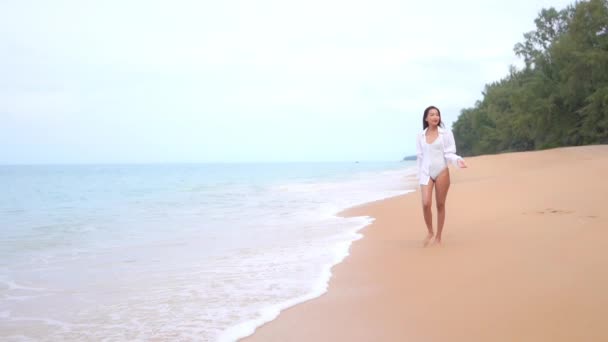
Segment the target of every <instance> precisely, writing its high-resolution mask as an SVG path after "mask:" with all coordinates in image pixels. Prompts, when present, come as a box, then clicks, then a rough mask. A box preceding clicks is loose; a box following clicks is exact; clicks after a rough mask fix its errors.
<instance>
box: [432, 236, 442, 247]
mask: <svg viewBox="0 0 608 342" xmlns="http://www.w3.org/2000/svg"><path fill="white" fill-rule="evenodd" d="M433 245H434V246H441V235H437V236H435V240H434V241H433Z"/></svg>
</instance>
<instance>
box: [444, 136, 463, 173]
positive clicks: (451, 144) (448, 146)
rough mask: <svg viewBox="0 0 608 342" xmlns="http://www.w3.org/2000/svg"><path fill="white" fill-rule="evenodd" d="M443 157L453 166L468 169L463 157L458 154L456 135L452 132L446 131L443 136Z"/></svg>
mask: <svg viewBox="0 0 608 342" xmlns="http://www.w3.org/2000/svg"><path fill="white" fill-rule="evenodd" d="M443 139H444V141H443V144H444V145H443V155H444V156H445V159H446V160H448V161H449V162H450V163H452V164H453V165H456V166H458V167H467V165H466V164H465V162H464V159H462V157H461V156H459V155H457V154H456V141H454V134H452V131H449V130H448V131H446V133H445V134H444V135H443Z"/></svg>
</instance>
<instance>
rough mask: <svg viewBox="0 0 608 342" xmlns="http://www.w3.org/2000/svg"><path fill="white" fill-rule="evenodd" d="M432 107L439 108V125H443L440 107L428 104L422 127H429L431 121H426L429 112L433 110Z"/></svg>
mask: <svg viewBox="0 0 608 342" xmlns="http://www.w3.org/2000/svg"><path fill="white" fill-rule="evenodd" d="M431 109H435V110H437V113H438V114H439V126H440V127H443V122H441V111H440V110H439V108H437V107H435V106H428V107H426V109H425V110H424V115H423V116H422V129H426V128H427V127H429V123H428V122H426V117H427V116H428V115H429V112H430V111H431Z"/></svg>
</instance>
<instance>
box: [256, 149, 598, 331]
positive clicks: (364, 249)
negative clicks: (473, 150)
mask: <svg viewBox="0 0 608 342" xmlns="http://www.w3.org/2000/svg"><path fill="white" fill-rule="evenodd" d="M467 163H468V165H469V168H468V169H455V168H451V170H450V173H451V180H452V185H451V188H450V191H449V195H448V198H447V203H446V208H447V209H446V210H447V214H446V225H445V228H444V233H443V244H442V246H433V247H429V248H423V247H422V241H423V239H424V237H425V235H426V228H425V226H424V221H423V217H422V212H421V208H420V193H419V192H416V193H411V194H406V195H402V196H397V197H393V198H389V199H386V200H381V201H377V202H372V203H368V204H365V205H361V206H358V207H355V208H351V209H348V210H346V211H344V212H342V213H340V214H339V215H341V216H347V217H352V216H371V217H373V218H374V219H375V221H374V222H373V223H372V224H371V225H369V226H366V227H365V228H363V229H362V230H360V233H362V234H363V236H364V237H363V238H362V239H359V240H357V241H354V242H353V243H352V245H351V247H350V255H349V256H348V257H346V258H345V259H344V261H343V262H341V263H340V264H338V265H336V266H334V267H333V269H332V278H331V280H330V282H329V287H328V291H327V292H326V293H325V294H323V295H322V296H320V297H318V298H315V299H313V300H310V301H307V302H304V303H301V304H298V305H296V306H293V307H291V308H289V309H286V310H284V311H282V312H281V313H280V315H279V316H278V317H277V318H276V319H275V320H273V321H271V322H269V323H267V324H265V325H263V326H261V327H260V328H258V329H257V330H256V332H255V333H254V334H253V335H252V336H250V337H248V338H246V339H244V341H607V340H608V329H606V327H605V324H604V322H603V321H604V319H605V317H606V316H607V315H608V293H607V292H606V290H607V289H608V272H606V269H608V249H607V247H608V214H607V211H606V200H607V199H608V180H606V178H605V177H606V173H607V171H608V146H607V145H595V146H584V147H567V148H558V149H551V150H544V151H534V152H521V153H505V154H500V155H488V156H479V157H472V158H467ZM433 214H435V209H434V208H433ZM434 219H435V217H434Z"/></svg>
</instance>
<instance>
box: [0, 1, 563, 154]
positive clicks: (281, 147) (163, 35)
mask: <svg viewBox="0 0 608 342" xmlns="http://www.w3.org/2000/svg"><path fill="white" fill-rule="evenodd" d="M571 3H573V1H540V0H511V1H481V0H461V1H457V2H456V1H446V0H442V1H429V2H427V3H423V2H422V1H403V0H401V1H390V0H374V1H371V0H370V1H353V0H349V1H346V0H323V1H320V0H308V1H297V2H295V1H287V0H283V1H270V0H249V1H234V0H229V1H163V2H161V1H150V0H148V1H129V0H122V1H115V0H104V1H81V0H74V1H65V0H64V1H60V0H54V1H42V0H40V1H28V0H20V1H12V2H9V1H2V2H1V3H0V51H2V53H1V54H0V163H3V164H6V163H9V164H10V163H96V162H101V163H106V162H110V163H111V162H118V163H124V162H135V163H141V162H216V161H221V162H252V161H354V160H360V161H368V160H369V161H371V160H386V161H389V160H399V159H401V158H402V157H404V156H405V155H409V154H413V152H414V150H415V147H414V142H415V138H414V135H415V134H416V132H418V131H419V130H420V129H421V126H422V120H421V119H422V111H423V109H424V108H425V107H427V106H428V105H431V104H433V105H436V106H438V107H439V108H440V109H441V110H442V116H443V120H444V122H445V123H446V124H447V126H448V127H450V126H451V123H452V122H453V121H454V120H456V118H457V117H458V115H459V113H460V110H461V109H463V108H468V107H472V106H473V105H474V103H475V101H476V100H480V99H481V91H482V90H483V87H484V85H485V84H486V83H489V82H492V81H497V80H499V79H500V78H502V77H504V76H505V75H506V74H507V73H508V68H509V65H511V64H516V65H521V62H520V61H519V60H518V59H517V58H516V57H515V54H514V52H513V46H514V45H515V44H516V43H517V42H520V41H523V34H524V33H525V32H527V31H530V30H532V29H534V19H535V18H536V16H537V14H538V12H539V11H540V10H541V9H542V8H548V7H551V6H553V7H556V8H557V9H562V8H563V7H565V6H566V5H568V4H571Z"/></svg>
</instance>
